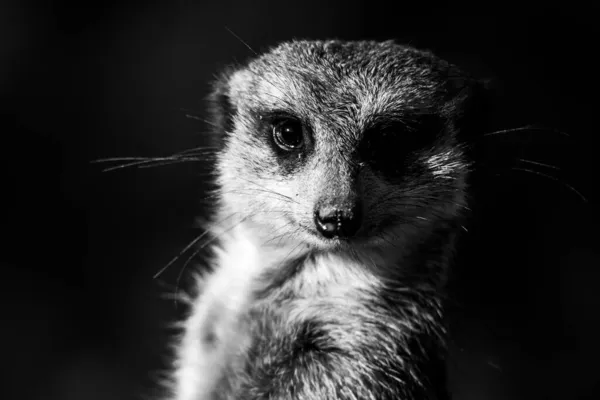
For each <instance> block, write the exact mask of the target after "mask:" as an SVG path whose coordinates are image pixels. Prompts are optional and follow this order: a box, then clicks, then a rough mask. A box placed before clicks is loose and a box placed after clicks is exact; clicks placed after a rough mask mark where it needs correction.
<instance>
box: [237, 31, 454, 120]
mask: <svg viewBox="0 0 600 400" xmlns="http://www.w3.org/2000/svg"><path fill="white" fill-rule="evenodd" d="M461 82H463V74H462V73H461V72H460V71H459V70H458V69H457V68H456V67H454V66H453V65H451V64H449V63H447V62H445V61H443V60H441V59H439V58H437V57H435V56H434V55H433V54H431V53H429V52H427V51H421V50H417V49H414V48H411V47H407V46H402V45H398V44H395V43H393V42H391V41H387V42H371V41H361V42H341V41H293V42H287V43H283V44H281V45H279V46H277V47H275V48H273V49H272V50H271V51H269V52H267V53H265V54H263V55H261V56H260V57H258V58H256V59H255V60H253V61H252V62H250V63H249V64H248V66H247V67H246V68H243V69H240V70H238V71H236V72H235V73H234V74H233V75H232V76H231V78H230V80H229V90H230V98H232V99H236V101H237V102H238V104H237V106H242V107H248V108H252V109H280V110H286V111H290V112H293V113H295V114H300V115H303V114H304V116H306V117H315V116H327V115H329V116H342V115H346V116H351V117H352V119H353V120H354V121H358V122H361V121H363V120H368V119H369V118H372V117H373V116H376V115H385V114H394V113H398V112H402V111H405V110H415V109H416V110H422V109H426V110H428V112H431V111H432V110H436V109H437V108H439V107H441V106H443V104H444V102H445V101H447V100H448V97H449V95H450V96H451V95H452V93H451V92H452V91H453V90H452V89H453V88H455V87H456V86H460V85H461V84H462V83H461Z"/></svg>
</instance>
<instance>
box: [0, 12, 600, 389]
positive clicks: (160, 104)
mask: <svg viewBox="0 0 600 400" xmlns="http://www.w3.org/2000/svg"><path fill="white" fill-rule="evenodd" d="M412 7H413V9H408V8H407V5H404V4H403V3H401V2H397V3H391V2H390V3H385V4H384V3H381V2H378V1H366V2H358V1H334V2H324V1H303V2H298V3H297V4H295V5H288V4H285V5H284V4H282V2H275V1H273V2H268V1H264V0H263V1H254V2H229V1H219V2H217V3H216V4H210V5H209V4H202V3H197V4H196V5H195V4H194V3H193V2H190V1H172V2H166V1H165V2H163V3H162V4H149V3H148V4H134V3H132V2H115V3H114V4H111V3H110V2H96V1H88V2H77V3H76V2H69V1H45V2H44V1H37V2H33V1H29V2H28V1H17V0H12V1H9V2H8V3H6V2H4V3H3V4H2V5H1V6H0V101H1V103H0V104H1V107H0V115H1V117H0V118H1V122H0V135H1V138H2V144H1V145H0V149H1V150H2V151H1V158H0V160H1V173H0V178H1V179H2V181H1V183H0V185H1V186H0V188H1V189H0V190H1V193H0V194H1V196H0V198H1V200H0V201H1V207H0V227H1V229H2V237H3V239H2V240H1V241H0V263H1V268H2V270H1V278H0V279H1V282H2V289H1V291H0V293H1V296H0V314H1V315H2V321H3V322H2V326H1V327H0V346H1V350H0V352H1V354H2V357H3V360H4V363H3V364H4V366H5V370H7V371H5V372H4V373H3V374H2V375H3V378H6V380H7V384H4V385H3V389H2V391H3V393H2V394H0V396H1V397H2V398H5V399H61V400H62V399H64V400H70V399H77V400H79V399H82V400H84V399H90V400H93V399H134V398H139V396H140V395H143V396H150V397H152V396H153V395H155V394H157V393H158V392H156V391H155V389H156V384H155V382H156V376H157V375H158V373H159V372H160V371H161V370H162V369H164V368H165V367H166V366H167V365H168V364H167V362H168V357H167V355H168V352H167V350H168V349H167V343H168V340H169V337H170V335H171V334H172V331H170V330H169V329H168V324H169V323H170V322H173V321H174V320H175V319H176V318H177V317H178V316H180V314H181V311H182V310H181V307H179V308H177V307H176V306H175V305H174V303H173V302H172V301H171V300H168V299H167V298H166V297H167V296H166V295H167V294H168V293H171V292H172V291H173V289H174V287H175V286H177V276H178V274H179V272H180V270H181V267H182V263H178V264H175V265H173V266H172V267H170V268H169V269H168V270H167V271H166V272H165V273H164V274H163V275H161V277H160V278H159V279H157V280H154V279H153V278H152V276H153V275H154V273H155V272H156V271H157V270H159V269H160V268H161V267H162V266H164V265H165V264H166V263H167V262H168V261H169V260H170V259H171V258H172V257H173V256H175V255H177V254H178V253H179V251H180V250H181V249H182V248H183V247H184V246H185V245H186V244H187V243H188V242H189V241H190V240H192V239H193V238H194V237H195V235H196V234H197V233H198V231H197V230H195V229H194V228H193V222H194V216H195V215H197V214H198V213H200V212H201V211H202V210H201V206H200V202H199V198H200V197H201V189H202V184H201V181H202V178H201V177H200V176H199V174H198V166H197V165H194V164H181V165H177V166H169V167H160V168H153V169H123V170H120V171H116V172H112V173H102V172H101V167H102V166H100V165H98V164H90V161H91V160H94V159H98V158H102V157H114V156H164V155H168V154H169V153H173V152H176V151H181V150H184V149H186V148H190V147H193V146H197V145H199V144H202V143H203V138H202V132H203V131H205V129H206V125H205V124H204V123H202V122H201V121H198V120H194V119H188V118H186V117H185V114H186V113H192V114H196V115H200V116H202V114H203V112H204V111H203V110H204V102H203V99H204V97H205V96H206V94H207V89H208V82H209V81H210V80H211V79H212V77H213V74H215V73H217V72H218V71H219V70H220V69H221V68H222V67H224V66H225V65H227V64H229V63H231V62H234V61H243V60H244V59H246V58H248V57H250V56H252V52H251V51H250V50H249V49H248V48H247V47H246V46H245V45H243V44H242V43H241V42H240V41H239V40H238V39H236V38H235V37H234V36H233V35H232V34H231V33H229V32H228V31H227V30H226V29H225V26H227V27H229V28H230V29H231V30H232V31H234V32H235V33H236V34H237V35H238V36H240V37H241V38H243V39H244V41H246V42H247V43H248V44H249V45H250V46H251V47H252V48H253V49H255V50H257V51H259V50H261V49H265V48H266V47H267V46H270V45H273V44H275V43H277V42H278V41H281V40H288V39H291V38H294V37H296V38H331V37H338V38H343V39H360V38H371V39H388V38H396V39H397V40H398V41H400V42H406V43H411V44H413V45H415V46H418V47H425V48H429V49H432V50H434V51H435V52H436V53H438V54H439V55H440V56H442V57H445V58H447V59H449V60H450V61H453V62H455V63H457V64H459V65H461V66H463V67H464V68H465V69H467V70H471V71H473V72H474V73H476V74H477V75H478V76H480V77H488V78H494V79H495V80H496V82H497V88H498V92H497V93H498V97H497V99H498V103H497V106H498V108H497V112H496V113H495V116H494V124H495V129H502V128H514V127H518V126H521V125H524V124H529V123H537V124H541V125H544V126H548V127H552V128H555V129H560V130H564V131H566V132H568V133H569V134H570V135H571V140H569V141H567V142H566V143H565V142H564V141H560V142H558V144H556V143H555V144H554V145H552V143H554V142H555V141H554V140H553V139H552V138H553V136H552V135H551V134H549V135H550V136H540V135H538V136H535V138H534V140H533V141H532V142H531V143H530V144H529V145H527V146H524V145H523V146H521V145H520V147H519V148H520V149H524V151H526V153H527V154H526V155H527V157H530V158H532V159H537V160H540V158H541V159H543V160H544V161H546V162H550V163H552V164H555V165H560V166H561V167H563V168H564V172H561V174H560V175H556V174H555V176H558V180H556V181H553V180H551V179H546V178H544V177H540V176H534V175H532V174H523V173H514V172H513V173H511V172H510V168H509V167H510V165H511V164H510V163H509V164H502V163H500V164H502V165H503V166H504V167H506V168H504V170H502V168H501V169H500V170H498V169H496V170H494V172H493V173H490V174H489V175H487V177H486V178H485V179H483V180H482V184H481V185H480V186H479V187H478V188H477V197H476V198H475V201H474V211H475V217H474V218H473V222H472V223H471V225H469V227H470V229H469V234H467V235H465V236H466V241H465V243H466V244H465V245H464V246H463V249H462V252H461V256H460V257H459V261H460V262H459V264H458V265H457V267H456V275H455V280H454V283H453V284H452V286H451V287H452V293H453V297H452V298H453V301H452V307H451V312H450V319H449V320H450V328H451V330H452V333H453V344H452V354H453V356H452V358H451V360H450V372H451V377H452V379H451V387H452V388H453V391H454V396H455V398H456V399H459V400H462V399H494V400H495V399H532V398H535V399H579V398H582V399H583V398H591V397H594V395H595V396H598V397H596V398H600V395H599V392H600V389H599V387H598V385H599V383H598V382H599V376H598V375H599V374H598V372H599V369H598V367H597V365H598V359H599V358H600V345H599V342H598V338H599V337H600V328H599V327H600V324H599V322H600V321H599V320H600V312H599V311H598V310H599V309H600V295H599V290H598V289H597V286H598V282H600V270H599V264H600V262H599V261H600V257H599V251H598V250H597V249H596V248H595V246H594V245H595V244H596V242H597V241H598V240H597V239H598V235H597V226H598V222H599V221H598V211H597V208H596V206H595V204H596V199H597V195H596V194H595V193H594V189H595V186H594V185H593V180H594V173H593V172H592V170H593V169H594V168H595V167H596V162H595V161H594V158H595V156H596V154H595V153H597V150H596V148H594V145H593V140H594V136H595V135H596V130H597V124H596V118H595V116H596V113H597V105H598V102H597V97H598V93H599V91H598V89H599V86H598V82H597V79H598V78H597V76H598V72H597V71H598V64H597V62H596V61H594V60H595V59H596V58H597V57H596V56H597V54H596V52H597V50H596V48H597V46H596V41H595V39H594V37H596V36H598V28H596V26H597V23H596V15H597V10H595V9H592V8H591V7H588V8H579V7H578V6H577V5H576V4H575V3H573V2H570V3H567V4H561V8H554V9H552V8H548V6H545V8H542V7H538V6H537V5H533V4H531V5H527V4H525V3H523V2H521V3H518V4H515V5H510V4H508V3H505V2H504V3H501V4H500V3H499V4H493V3H490V4H486V5H485V6H480V7H482V8H481V9H478V8H477V7H475V6H459V5H456V4H455V5H452V6H449V7H437V6H435V5H433V4H432V3H427V4H424V5H423V6H422V7H420V9H417V8H416V7H414V6H412ZM184 110H189V111H184ZM502 137H504V138H509V137H512V136H510V135H504V136H502ZM514 137H515V138H516V137H517V136H514ZM548 138H549V139H548ZM494 140H495V139H494ZM516 141H517V142H518V140H516ZM488 147H489V149H490V151H491V153H490V154H495V155H496V156H497V157H499V158H500V159H502V157H504V153H503V151H505V147H504V145H501V144H500V142H494V141H493V140H492V141H490V142H489V146H488ZM511 157H513V158H514V154H513V153H511V151H507V152H506V158H505V161H506V160H509V161H510V159H511ZM533 157H537V158H533ZM507 165H508V167H507ZM499 171H500V175H499V176H497V175H498V174H497V173H498V172H499ZM541 171H546V172H548V170H544V169H542V170H541ZM565 183H568V184H570V185H572V186H573V187H575V188H577V190H579V191H580V192H582V193H583V194H584V195H585V196H586V197H587V199H588V203H584V202H583V201H582V200H581V199H579V198H578V197H577V196H576V195H575V194H574V193H573V192H572V191H569V190H568V189H567V188H566V187H565ZM183 276H184V279H182V282H181V283H180V285H183V286H185V281H186V280H185V277H186V276H188V275H186V274H185V272H184V274H183ZM6 367H7V368H6Z"/></svg>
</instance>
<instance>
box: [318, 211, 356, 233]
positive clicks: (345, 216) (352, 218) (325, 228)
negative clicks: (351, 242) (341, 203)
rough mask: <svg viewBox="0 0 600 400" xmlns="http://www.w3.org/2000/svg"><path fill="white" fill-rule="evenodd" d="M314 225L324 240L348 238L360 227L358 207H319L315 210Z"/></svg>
mask: <svg viewBox="0 0 600 400" xmlns="http://www.w3.org/2000/svg"><path fill="white" fill-rule="evenodd" d="M314 219H315V225H316V227H317V230H318V231H319V232H320V233H321V234H322V235H323V236H324V237H326V238H328V239H331V238H334V237H339V238H349V237H351V236H353V235H354V234H355V233H356V232H357V231H358V229H359V228H360V225H361V219H362V217H361V212H360V207H359V206H358V205H354V206H353V207H351V208H338V207H335V206H325V207H319V208H317V209H316V210H315V218H314Z"/></svg>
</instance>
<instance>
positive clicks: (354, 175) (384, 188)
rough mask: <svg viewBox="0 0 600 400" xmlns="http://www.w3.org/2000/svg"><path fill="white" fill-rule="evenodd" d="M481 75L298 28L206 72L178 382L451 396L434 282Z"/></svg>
mask: <svg viewBox="0 0 600 400" xmlns="http://www.w3.org/2000/svg"><path fill="white" fill-rule="evenodd" d="M482 90H483V89H482V85H481V84H480V82H479V81H478V80H476V79H474V78H472V77H471V76H469V75H468V74H466V73H464V72H462V71H461V70H460V69H459V68H458V67H456V66H454V65H452V64H450V63H448V62H446V61H444V60H442V59H440V58H438V57H436V56H435V55H433V54H432V53H431V52H429V51H422V50H418V49H415V48H412V47H409V46H403V45H399V44H396V43H394V42H392V41H386V42H373V41H357V42H344V41H335V40H332V41H292V42H286V43H283V44H280V45H278V46H277V47H274V48H272V49H270V50H269V51H267V52H265V53H264V54H261V55H257V57H256V58H254V59H253V60H251V61H250V62H248V63H247V64H245V65H243V66H240V67H235V68H231V69H229V70H228V71H227V72H225V73H224V74H222V76H221V77H220V78H219V79H218V80H217V82H216V83H215V84H214V90H213V93H212V95H211V97H210V111H211V116H212V119H211V125H212V126H213V130H214V132H213V133H214V138H215V140H216V143H217V146H218V150H217V151H216V161H215V167H214V168H215V169H214V171H215V184H216V187H217V190H216V194H217V200H216V205H215V210H214V214H213V217H212V220H211V223H210V224H209V227H208V229H209V231H210V233H211V234H212V235H213V237H214V239H215V240H214V241H213V244H212V249H211V252H212V254H211V256H210V257H209V259H208V261H207V264H208V267H207V268H206V270H205V271H204V272H203V273H201V276H200V277H199V278H198V280H197V292H198V294H197V295H196V296H195V297H194V298H193V300H191V311H190V313H189V316H188V317H187V318H186V320H185V321H184V323H183V327H184V333H183V334H182V336H181V337H180V339H179V340H178V342H177V344H176V360H175V368H174V373H173V379H172V384H171V395H170V397H169V398H171V399H174V400H209V399H210V400H225V399H249V400H250V399H281V400H284V399H289V400H291V399H305V400H317V399H319V400H320V399H347V400H358V399H361V400H363V399H369V400H384V399H390V400H391V399H394V400H396V399H403V400H411V399H447V398H449V394H448V391H447V389H446V382H445V349H446V346H445V336H446V333H445V329H444V323H443V315H444V313H443V310H444V297H445V292H444V288H445V283H446V281H447V277H448V272H449V268H450V264H451V260H452V256H453V252H454V249H455V243H456V241H457V236H458V234H459V231H460V229H461V226H462V223H463V219H464V218H465V214H466V212H467V211H468V199H469V177H470V173H471V170H472V168H471V167H472V159H471V157H470V153H469V152H470V148H469V145H468V143H469V141H468V137H469V136H470V135H472V134H475V133H477V132H478V130H479V129H480V127H481V124H482V122H481V121H482V113H481V112H480V108H481V107H480V104H481V103H480V102H479V100H478V98H479V96H480V95H479V94H480V93H481V92H482Z"/></svg>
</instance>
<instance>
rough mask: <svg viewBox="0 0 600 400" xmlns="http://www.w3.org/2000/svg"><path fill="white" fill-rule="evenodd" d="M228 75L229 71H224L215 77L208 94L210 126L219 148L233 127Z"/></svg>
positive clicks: (232, 108)
mask: <svg viewBox="0 0 600 400" xmlns="http://www.w3.org/2000/svg"><path fill="white" fill-rule="evenodd" d="M230 77H231V73H230V72H225V73H223V74H222V75H221V76H220V77H219V78H217V80H216V81H215V82H214V83H213V84H212V91H211V93H210V95H209V96H208V103H209V107H208V112H209V117H210V124H211V126H212V133H213V135H212V136H213V140H214V141H215V144H216V145H217V146H218V147H219V148H220V147H221V146H222V145H223V141H224V139H225V136H226V135H227V133H228V132H231V131H232V128H233V116H234V114H235V108H234V105H233V103H232V102H231V98H230V95H229V92H230V90H229V89H230V86H229V79H230Z"/></svg>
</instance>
